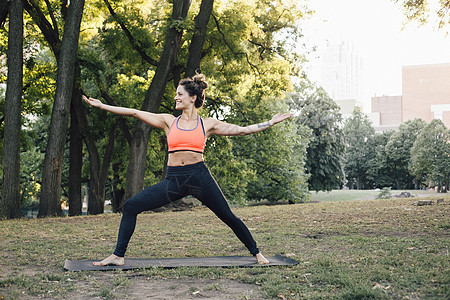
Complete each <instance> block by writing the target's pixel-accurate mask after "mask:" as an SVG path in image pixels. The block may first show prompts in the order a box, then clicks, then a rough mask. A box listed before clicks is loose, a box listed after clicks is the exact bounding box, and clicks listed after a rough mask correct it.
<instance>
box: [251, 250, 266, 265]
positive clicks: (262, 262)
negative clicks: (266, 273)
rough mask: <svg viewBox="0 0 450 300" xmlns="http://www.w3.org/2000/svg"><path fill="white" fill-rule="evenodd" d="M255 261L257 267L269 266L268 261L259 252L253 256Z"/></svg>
mask: <svg viewBox="0 0 450 300" xmlns="http://www.w3.org/2000/svg"><path fill="white" fill-rule="evenodd" d="M255 258H256V261H257V262H258V264H259V265H267V264H270V261H269V260H268V259H267V258H265V257H264V256H263V255H262V254H261V252H259V253H258V254H256V255H255Z"/></svg>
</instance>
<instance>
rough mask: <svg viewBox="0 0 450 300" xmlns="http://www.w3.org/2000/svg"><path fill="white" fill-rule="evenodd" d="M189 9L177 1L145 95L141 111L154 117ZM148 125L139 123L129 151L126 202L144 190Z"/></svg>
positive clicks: (185, 2)
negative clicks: (152, 114) (156, 65)
mask: <svg viewBox="0 0 450 300" xmlns="http://www.w3.org/2000/svg"><path fill="white" fill-rule="evenodd" d="M189 7H190V0H174V1H173V11H172V17H171V24H170V26H169V28H168V29H167V35H166V39H165V41H164V49H163V52H162V54H161V57H160V60H159V62H158V67H157V68H156V71H155V75H154V76H153V79H152V82H151V84H150V87H149V89H148V90H147V93H146V95H145V99H144V102H143V104H142V107H141V109H142V110H145V111H150V112H153V113H156V112H159V107H160V105H161V101H162V97H163V94H164V92H165V89H166V85H167V82H168V80H169V76H170V74H171V72H172V70H173V67H174V66H175V62H176V60H177V54H178V49H179V46H180V42H181V37H182V33H183V27H182V26H179V25H181V24H182V22H183V20H184V19H185V18H186V16H187V13H188V11H189ZM150 129H151V127H150V126H149V125H146V124H144V123H143V122H138V123H136V126H135V128H134V131H133V136H132V140H131V147H130V161H129V163H128V169H127V186H126V189H125V198H131V197H132V196H133V195H135V194H137V193H138V192H140V191H141V190H142V188H143V186H144V173H145V166H146V155H147V149H148V148H147V147H148V138H149V136H150Z"/></svg>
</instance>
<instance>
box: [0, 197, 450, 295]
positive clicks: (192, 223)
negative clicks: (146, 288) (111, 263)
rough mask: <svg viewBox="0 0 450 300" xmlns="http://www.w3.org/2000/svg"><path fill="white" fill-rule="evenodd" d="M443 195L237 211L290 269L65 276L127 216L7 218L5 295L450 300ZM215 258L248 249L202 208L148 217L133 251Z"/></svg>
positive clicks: (110, 242)
mask: <svg viewBox="0 0 450 300" xmlns="http://www.w3.org/2000/svg"><path fill="white" fill-rule="evenodd" d="M393 194H395V191H394V192H393ZM339 196H340V195H339ZM434 196H436V194H434ZM438 196H439V198H444V202H441V203H439V204H437V203H436V202H435V203H434V204H433V205H431V206H414V205H413V203H414V202H415V201H417V200H415V198H409V199H389V200H366V201H337V200H336V198H334V195H333V197H332V198H333V199H332V200H330V201H327V202H320V203H307V204H294V205H270V206H252V207H243V208H235V209H234V211H235V213H236V214H237V215H239V216H240V217H241V218H242V219H243V220H244V222H245V223H246V224H247V226H248V227H249V228H250V229H251V231H252V233H253V235H254V237H255V239H256V240H257V241H258V244H259V246H260V248H261V249H262V250H263V253H265V254H266V255H268V256H271V255H274V254H277V253H278V254H282V255H286V256H290V257H292V258H294V259H296V260H298V261H299V262H300V263H299V264H298V265H297V266H293V267H270V268H267V267H255V268H177V269H170V270H166V269H160V268H153V269H146V270H137V271H130V272H65V271H64V270H63V268H62V266H63V264H64V260H65V259H66V258H68V259H99V258H102V257H104V256H107V255H109V254H110V252H111V251H112V250H113V249H114V245H115V240H116V236H117V229H118V224H119V222H120V215H118V214H104V215H99V216H83V217H72V218H49V219H31V220H24V219H23V220H10V221H1V222H0V238H1V243H0V253H1V255H2V261H1V262H0V299H1V297H3V299H38V298H42V297H49V298H54V299H67V298H74V297H75V296H77V298H78V299H89V298H92V299H94V298H95V297H100V298H102V299H120V298H124V296H125V295H127V291H129V290H130V289H133V287H134V286H135V284H137V281H139V280H143V279H148V278H151V279H162V280H167V281H170V280H171V279H177V280H179V279H199V280H203V279H210V280H211V279H212V280H235V281H239V282H241V283H247V284H251V285H254V286H255V287H256V288H257V289H258V290H259V291H260V292H261V294H262V296H263V297H265V298H281V299H282V298H285V299H304V298H307V299H448V298H449V297H450V268H449V266H450V263H449V261H450V260H449V236H450V234H449V228H450V220H449V215H450V197H449V196H448V195H438ZM336 197H337V196H336ZM358 197H360V196H358ZM374 197H376V195H375V196H374ZM435 198H436V197H432V198H431V199H435ZM421 199H423V198H421ZM349 200H355V199H349ZM217 255H247V251H246V249H245V248H244V247H243V246H242V245H241V244H240V242H239V241H238V240H237V238H236V237H235V236H234V235H233V234H232V232H231V231H230V230H229V228H228V227H226V226H225V225H223V224H221V222H220V221H218V219H217V218H216V217H215V216H214V215H213V214H212V213H211V212H210V211H209V210H207V209H205V208H195V209H193V210H187V211H178V212H172V211H167V212H161V213H148V214H141V215H140V216H139V217H138V225H137V228H136V232H135V234H134V236H133V238H132V240H131V243H130V247H129V250H128V252H127V257H145V258H156V257H188V256H217ZM167 289H168V290H173V289H176V286H174V285H168V288H167ZM194 289H195V290H196V291H197V290H199V289H200V288H199V287H198V286H197V285H196V284H193V285H192V290H194ZM220 289H223V287H222V286H221V285H219V284H215V283H210V284H209V285H208V287H207V288H205V290H211V291H212V290H220ZM252 297H254V298H255V297H256V298H257V299H259V296H255V295H253V296H252ZM244 298H246V299H247V298H248V297H247V296H245V297H244Z"/></svg>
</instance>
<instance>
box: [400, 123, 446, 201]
mask: <svg viewBox="0 0 450 300" xmlns="http://www.w3.org/2000/svg"><path fill="white" fill-rule="evenodd" d="M409 167H410V170H411V172H412V173H413V174H414V175H415V176H416V178H420V177H421V176H423V175H425V176H426V177H427V180H428V182H429V184H431V185H436V186H437V190H438V192H441V193H443V192H444V193H445V192H447V191H448V184H449V183H450V130H449V129H448V128H446V127H445V125H444V123H443V122H442V121H441V120H437V119H434V120H432V121H431V122H430V123H429V124H428V125H427V126H426V127H424V128H423V130H422V131H421V132H420V134H419V136H418V137H417V139H416V141H415V142H414V145H413V147H412V148H411V163H410V165H409Z"/></svg>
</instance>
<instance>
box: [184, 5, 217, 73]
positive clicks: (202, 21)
mask: <svg viewBox="0 0 450 300" xmlns="http://www.w3.org/2000/svg"><path fill="white" fill-rule="evenodd" d="M213 5H214V0H203V1H202V4H201V5H200V11H199V13H198V15H197V16H196V17H195V27H194V35H193V36H192V39H191V44H190V45H189V56H188V59H187V63H186V72H185V77H192V76H194V75H195V72H196V71H197V70H199V68H200V61H201V59H202V53H203V52H202V51H203V43H204V42H205V38H206V31H207V29H208V22H209V18H210V16H211V13H212V9H213Z"/></svg>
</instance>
